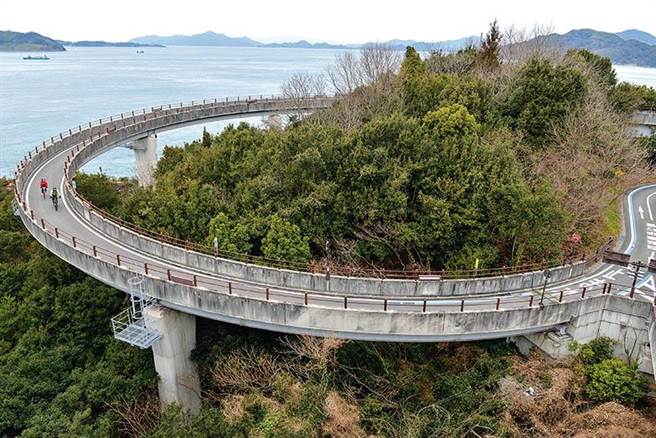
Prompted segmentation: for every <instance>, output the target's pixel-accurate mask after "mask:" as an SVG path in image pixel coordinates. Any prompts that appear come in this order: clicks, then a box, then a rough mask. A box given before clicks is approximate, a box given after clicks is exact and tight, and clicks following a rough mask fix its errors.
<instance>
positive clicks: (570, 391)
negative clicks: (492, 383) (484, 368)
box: [499, 352, 656, 438]
mask: <svg viewBox="0 0 656 438" xmlns="http://www.w3.org/2000/svg"><path fill="white" fill-rule="evenodd" d="M573 366H574V364H573V363H572V362H571V361H564V362H557V363H555V364H552V365H550V364H549V363H547V362H546V361H545V360H544V359H543V358H542V357H541V356H540V355H538V354H537V353H534V352H533V353H531V354H530V355H529V357H528V359H526V360H522V359H521V358H519V357H517V358H515V360H514V364H513V367H512V376H510V377H507V378H504V379H502V381H501V382H499V383H500V393H501V396H502V397H503V398H504V400H505V401H506V402H507V404H508V407H507V409H506V411H505V412H504V414H503V419H502V425H503V426H504V427H505V428H506V429H507V430H508V431H510V432H511V434H512V435H513V436H517V437H548V438H552V437H553V438H556V437H559V438H560V437H563V438H564V437H581V438H583V437H586V438H587V437H633V436H656V422H655V421H653V420H650V419H649V418H647V417H645V416H643V415H641V414H640V413H639V412H637V411H635V410H633V409H630V408H627V407H624V406H621V405H619V404H616V403H605V404H603V405H600V406H596V407H594V408H592V409H588V410H586V409H587V407H588V405H587V404H586V403H585V402H584V401H583V400H582V399H581V398H580V394H581V391H582V384H583V379H582V377H581V375H580V374H578V373H577V372H575V371H574V368H573ZM545 376H548V378H545ZM529 387H531V388H533V390H534V393H533V394H532V395H530V394H528V393H527V389H528V388H529Z"/></svg>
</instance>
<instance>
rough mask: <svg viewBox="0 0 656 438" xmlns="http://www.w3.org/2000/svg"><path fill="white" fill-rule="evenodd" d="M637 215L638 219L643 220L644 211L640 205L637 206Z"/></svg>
mask: <svg viewBox="0 0 656 438" xmlns="http://www.w3.org/2000/svg"><path fill="white" fill-rule="evenodd" d="M638 213H640V219H643V220H644V219H645V211H644V210H643V209H642V205H639V206H638Z"/></svg>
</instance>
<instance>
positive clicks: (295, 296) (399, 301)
mask: <svg viewBox="0 0 656 438" xmlns="http://www.w3.org/2000/svg"><path fill="white" fill-rule="evenodd" d="M15 195H16V196H17V197H18V199H19V202H20V207H21V214H23V215H24V217H25V218H26V219H28V220H30V221H32V222H33V224H35V225H36V226H37V227H38V228H40V229H41V230H42V231H43V232H44V233H47V234H49V235H51V236H52V237H54V238H55V239H57V240H58V241H60V242H63V243H64V244H66V245H67V246H69V247H71V248H73V249H74V250H76V251H80V252H82V253H85V254H87V255H91V256H93V257H94V258H96V259H98V260H100V261H103V262H105V263H108V264H110V265H113V266H115V267H116V268H117V269H127V270H129V271H130V272H132V273H135V274H140V275H143V276H144V277H148V278H155V279H158V280H162V281H167V282H170V283H175V284H180V285H184V286H188V287H193V288H197V289H201V290H205V291H207V292H211V293H219V294H223V295H234V296H236V297H242V298H249V299H255V300H261V301H272V302H282V303H289V304H296V305H303V306H320V307H328V308H334V309H344V310H348V309H351V310H366V311H378V312H391V311H396V312H417V313H429V312H442V313H443V312H484V311H485V312H488V311H508V310H520V309H525V308H543V307H548V306H556V305H560V304H563V303H568V302H572V301H578V300H582V299H586V298H592V297H599V296H605V295H621V296H624V297H627V298H629V299H634V298H635V295H636V293H637V294H639V295H640V296H641V297H643V298H646V297H647V296H648V295H647V294H645V293H643V291H641V290H638V289H635V288H630V287H626V286H623V285H618V284H615V283H612V282H594V281H592V282H591V284H590V285H587V286H585V287H578V288H574V289H570V288H564V289H562V290H555V291H554V290H549V291H546V292H545V293H544V294H541V293H540V292H539V291H538V290H534V291H533V292H532V293H530V294H529V295H509V296H496V297H485V298H480V297H466V298H458V299H454V298H446V297H443V296H438V295H435V296H422V297H407V298H394V297H390V298H383V297H377V296H350V295H343V296H335V295H329V294H323V293H318V292H316V293H315V292H306V291H297V290H289V289H284V288H270V287H264V286H260V285H256V284H248V283H243V282H239V281H231V280H227V279H223V278H217V277H214V276H211V275H207V274H199V273H197V272H194V271H190V270H181V269H178V268H176V267H175V266H171V265H164V264H161V263H157V262H152V261H147V259H138V258H135V257H132V256H129V255H126V254H124V253H119V252H115V251H112V250H110V249H107V248H104V247H101V246H99V245H96V244H93V243H92V242H88V241H86V240H84V239H81V238H79V237H76V236H75V235H73V234H70V233H68V232H64V231H62V230H60V229H59V228H57V227H56V226H54V225H53V224H51V223H49V222H48V221H46V220H45V219H44V218H41V217H37V216H36V215H35V214H34V211H33V210H32V209H30V208H29V207H28V205H27V204H26V203H25V202H24V201H21V200H20V195H19V194H18V192H17V191H16V193H15ZM654 303H655V304H656V296H655V297H654Z"/></svg>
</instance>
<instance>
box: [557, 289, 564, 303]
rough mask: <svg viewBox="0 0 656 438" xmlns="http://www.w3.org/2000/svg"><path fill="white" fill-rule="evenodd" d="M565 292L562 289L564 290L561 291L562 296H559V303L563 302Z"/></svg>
mask: <svg viewBox="0 0 656 438" xmlns="http://www.w3.org/2000/svg"><path fill="white" fill-rule="evenodd" d="M563 292H564V291H562V290H561V291H560V297H558V302H559V303H562V302H563Z"/></svg>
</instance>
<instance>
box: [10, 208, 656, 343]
mask: <svg viewBox="0 0 656 438" xmlns="http://www.w3.org/2000/svg"><path fill="white" fill-rule="evenodd" d="M21 219H22V221H23V223H24V224H25V226H26V227H27V229H28V230H29V231H30V233H32V235H33V236H34V237H35V238H36V239H37V240H38V241H39V242H40V243H41V244H42V245H44V246H45V247H46V248H48V249H49V250H50V251H52V252H53V253H55V254H56V255H57V256H59V257H60V258H62V259H63V260H65V261H66V262H68V263H70V264H72V265H73V266H76V267H77V268H79V269H81V270H82V271H84V272H86V273H87V274H89V275H91V276H93V277H95V278H96V279H98V280H100V281H102V282H103V283H105V284H108V285H110V286H112V287H115V288H117V289H119V290H123V291H125V292H129V290H130V288H129V283H128V281H129V280H130V279H131V278H133V277H134V275H136V274H135V273H133V272H131V271H130V270H128V269H125V267H118V266H115V265H113V264H110V263H108V262H105V261H102V260H100V259H98V258H95V257H93V256H91V255H89V254H86V253H83V252H80V251H78V250H77V249H74V248H72V247H70V246H69V245H67V244H65V243H64V242H62V241H60V240H57V239H55V238H54V237H53V236H51V235H49V234H47V233H46V232H44V231H43V230H42V229H41V228H39V227H38V226H37V225H36V224H34V223H33V222H32V221H31V220H30V219H29V218H28V217H27V216H26V215H25V214H24V213H23V212H22V213H21ZM144 285H145V290H146V292H147V293H148V294H149V295H151V296H153V297H154V298H156V299H158V300H160V303H161V304H162V305H164V306H167V307H171V308H174V309H177V310H180V311H183V312H186V313H191V314H195V315H199V316H203V317H209V318H212V319H216V320H221V321H226V322H231V323H237V324H242V325H246V326H249V327H257V328H263V329H268V330H274V331H280V332H287V333H302V334H311V335H319V336H337V337H343V338H349V339H365V340H384V341H406V342H411V341H413V342H414V341H424V342H433V341H452V340H472V339H493V338H503V337H506V336H511V335H519V334H528V333H534V332H539V331H545V330H548V329H550V328H552V327H555V326H557V325H560V324H563V323H566V322H568V321H570V320H571V318H572V315H579V316H580V315H586V314H588V313H590V314H594V312H597V311H598V310H599V307H600V306H601V307H602V308H603V307H605V306H607V304H606V303H607V302H608V301H609V300H625V301H626V300H627V299H626V298H620V297H609V296H597V297H590V298H587V299H584V300H580V301H575V302H567V303H563V304H549V305H546V306H545V307H544V308H540V307H533V308H521V309H509V310H500V311H494V310H486V311H465V312H458V311H457V310H454V311H447V312H445V311H440V312H426V313H422V312H396V311H386V312H385V311H380V310H378V311H377V310H366V311H364V310H355V309H340V308H328V307H321V306H316V305H308V306H305V305H299V304H288V303H282V302H275V301H264V300H257V299H253V298H246V297H240V296H238V295H227V294H223V293H219V292H214V291H208V290H206V289H204V288H198V287H191V286H185V285H182V284H179V283H173V282H170V281H166V280H162V279H158V278H154V277H150V276H145V277H144ZM631 305H632V306H639V305H644V306H645V307H650V304H649V303H641V304H638V303H637V302H635V301H634V302H633V303H632V304H631ZM648 310H649V309H648ZM640 312H642V310H640Z"/></svg>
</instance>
